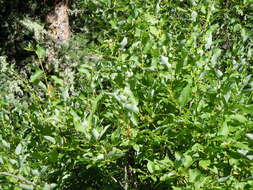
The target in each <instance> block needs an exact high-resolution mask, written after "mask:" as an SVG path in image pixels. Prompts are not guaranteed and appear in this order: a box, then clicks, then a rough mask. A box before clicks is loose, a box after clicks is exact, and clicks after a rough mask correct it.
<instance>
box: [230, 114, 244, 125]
mask: <svg viewBox="0 0 253 190" xmlns="http://www.w3.org/2000/svg"><path fill="white" fill-rule="evenodd" d="M230 119H232V120H237V121H239V122H241V123H246V122H247V121H248V120H247V118H246V117H244V116H243V115H240V114H235V115H231V116H230Z"/></svg>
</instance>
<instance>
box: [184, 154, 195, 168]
mask: <svg viewBox="0 0 253 190" xmlns="http://www.w3.org/2000/svg"><path fill="white" fill-rule="evenodd" d="M192 163H193V160H192V157H191V156H189V155H186V156H184V162H183V165H184V167H185V168H188V167H190V166H191V164H192Z"/></svg>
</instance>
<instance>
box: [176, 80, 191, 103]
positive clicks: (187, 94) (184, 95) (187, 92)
mask: <svg viewBox="0 0 253 190" xmlns="http://www.w3.org/2000/svg"><path fill="white" fill-rule="evenodd" d="M191 98H192V85H191V83H188V84H187V85H186V87H184V89H183V90H182V92H181V94H180V96H179V99H178V101H179V104H180V105H181V106H184V105H186V104H187V103H188V102H189V101H190V100H191Z"/></svg>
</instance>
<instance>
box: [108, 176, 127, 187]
mask: <svg viewBox="0 0 253 190" xmlns="http://www.w3.org/2000/svg"><path fill="white" fill-rule="evenodd" d="M111 178H112V179H113V180H114V181H115V182H116V183H119V184H120V186H121V187H122V188H123V189H125V187H124V185H123V184H122V183H121V182H120V181H118V180H117V179H116V178H115V177H113V176H111Z"/></svg>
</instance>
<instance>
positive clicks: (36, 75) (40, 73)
mask: <svg viewBox="0 0 253 190" xmlns="http://www.w3.org/2000/svg"><path fill="white" fill-rule="evenodd" d="M42 76H43V71H42V70H37V71H36V72H35V73H34V74H33V75H32V76H31V78H30V82H35V81H37V80H39V79H40V78H41V77H42Z"/></svg>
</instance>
